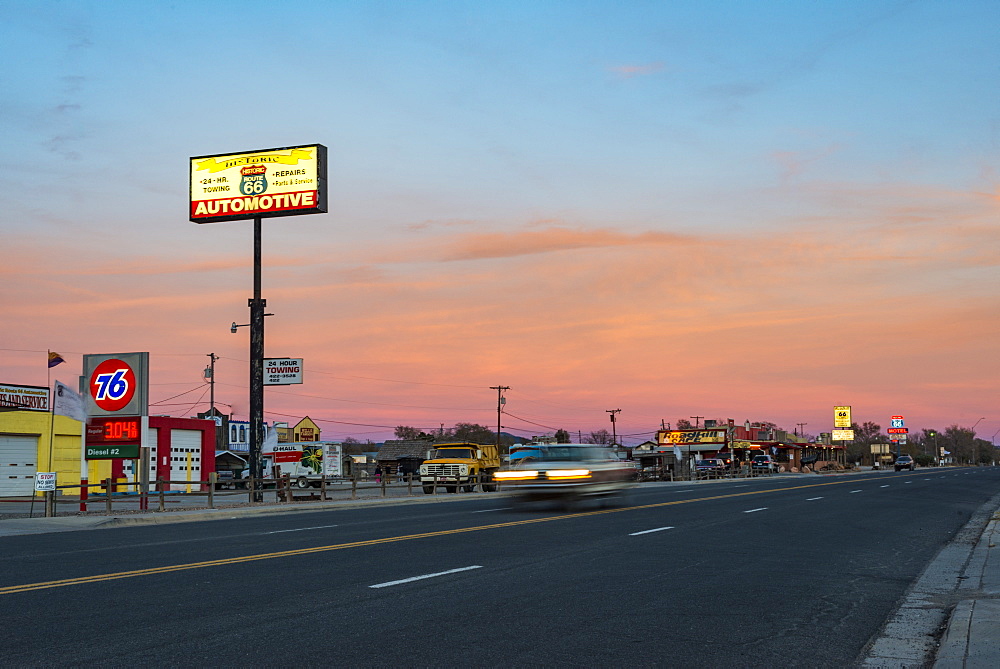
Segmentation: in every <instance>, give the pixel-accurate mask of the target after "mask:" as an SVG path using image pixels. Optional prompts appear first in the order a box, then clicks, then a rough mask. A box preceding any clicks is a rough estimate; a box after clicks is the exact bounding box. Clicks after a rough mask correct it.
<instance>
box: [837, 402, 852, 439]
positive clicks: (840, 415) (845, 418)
mask: <svg viewBox="0 0 1000 669" xmlns="http://www.w3.org/2000/svg"><path fill="white" fill-rule="evenodd" d="M833 426H834V427H850V426H851V407H833ZM835 438H836V437H835Z"/></svg>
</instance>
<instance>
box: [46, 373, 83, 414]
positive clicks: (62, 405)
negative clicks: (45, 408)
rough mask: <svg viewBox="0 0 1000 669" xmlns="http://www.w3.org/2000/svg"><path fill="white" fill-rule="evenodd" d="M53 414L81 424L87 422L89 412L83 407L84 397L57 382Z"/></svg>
mask: <svg viewBox="0 0 1000 669" xmlns="http://www.w3.org/2000/svg"><path fill="white" fill-rule="evenodd" d="M53 390H54V393H53V394H54V398H53V401H52V413H55V414H59V415H60V416H68V417H70V418H72V419H74V420H78V421H80V422H81V423H84V422H86V421H87V410H86V409H85V408H84V406H83V397H82V396H81V395H80V393H78V392H75V391H74V390H73V389H72V388H70V387H69V386H67V385H66V384H65V383H61V382H59V381H56V385H55V388H54V389H53Z"/></svg>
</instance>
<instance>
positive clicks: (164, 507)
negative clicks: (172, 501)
mask: <svg viewBox="0 0 1000 669" xmlns="http://www.w3.org/2000/svg"><path fill="white" fill-rule="evenodd" d="M164 487H165V486H164V481H163V479H159V478H158V479H156V489H157V490H158V491H159V492H160V511H161V512H162V511H166V510H167V499H166V496H165V495H164V492H165V491H164V490H163V488H164Z"/></svg>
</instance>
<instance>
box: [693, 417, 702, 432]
mask: <svg viewBox="0 0 1000 669" xmlns="http://www.w3.org/2000/svg"><path fill="white" fill-rule="evenodd" d="M690 418H694V429H696V430H697V429H698V428H699V427H701V419H702V418H704V416H690Z"/></svg>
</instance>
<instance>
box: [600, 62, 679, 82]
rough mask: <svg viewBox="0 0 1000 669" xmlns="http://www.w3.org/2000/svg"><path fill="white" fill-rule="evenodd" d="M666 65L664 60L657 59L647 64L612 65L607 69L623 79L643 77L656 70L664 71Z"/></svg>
mask: <svg viewBox="0 0 1000 669" xmlns="http://www.w3.org/2000/svg"><path fill="white" fill-rule="evenodd" d="M664 67H665V66H664V64H663V63H662V62H660V61H656V62H653V63H647V64H645V65H612V66H609V67H608V68H607V69H608V71H609V72H614V73H615V74H616V75H618V76H619V77H621V78H622V79H631V78H633V77H642V76H646V75H649V74H655V73H656V72H662V71H663V70H664Z"/></svg>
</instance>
